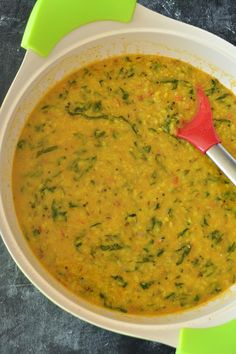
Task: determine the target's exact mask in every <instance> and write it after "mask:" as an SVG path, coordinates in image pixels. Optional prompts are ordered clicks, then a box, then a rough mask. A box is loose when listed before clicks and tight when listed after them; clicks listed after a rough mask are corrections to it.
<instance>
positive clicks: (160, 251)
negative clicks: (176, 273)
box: [157, 248, 165, 257]
mask: <svg viewBox="0 0 236 354" xmlns="http://www.w3.org/2000/svg"><path fill="white" fill-rule="evenodd" d="M164 252H165V250H164V248H160V249H159V250H158V251H157V257H160V256H161V255H162V254H163V253H164Z"/></svg>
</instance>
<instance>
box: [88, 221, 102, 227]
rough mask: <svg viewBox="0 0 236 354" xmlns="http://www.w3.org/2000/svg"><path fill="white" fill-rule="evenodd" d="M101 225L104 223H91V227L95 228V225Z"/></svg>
mask: <svg viewBox="0 0 236 354" xmlns="http://www.w3.org/2000/svg"><path fill="white" fill-rule="evenodd" d="M99 225H102V223H101V222H96V223H95V224H93V225H90V228H93V227H96V226H99Z"/></svg>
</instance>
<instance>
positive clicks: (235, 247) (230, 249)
mask: <svg viewBox="0 0 236 354" xmlns="http://www.w3.org/2000/svg"><path fill="white" fill-rule="evenodd" d="M235 250H236V242H233V243H231V245H229V247H228V248H227V252H228V253H232V252H234V251H235Z"/></svg>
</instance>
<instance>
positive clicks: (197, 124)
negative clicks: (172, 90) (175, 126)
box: [177, 87, 220, 154]
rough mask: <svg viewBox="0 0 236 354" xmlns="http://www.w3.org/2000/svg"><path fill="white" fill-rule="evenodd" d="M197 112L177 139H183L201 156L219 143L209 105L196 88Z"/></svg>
mask: <svg viewBox="0 0 236 354" xmlns="http://www.w3.org/2000/svg"><path fill="white" fill-rule="evenodd" d="M196 94H197V101H198V110H197V113H196V115H195V116H194V117H193V119H192V120H191V121H190V122H189V123H187V124H186V125H185V126H184V127H182V128H180V129H179V130H178V132H177V136H178V137H179V138H183V139H185V140H187V141H188V142H190V143H191V144H192V145H194V146H195V147H196V148H197V149H198V150H200V151H201V152H202V153H203V154H205V153H206V152H207V150H208V149H210V148H211V147H212V146H213V145H216V144H218V143H219V142H220V140H219V138H218V136H217V134H216V132H215V129H214V125H213V117H212V112H211V105H210V102H209V99H208V97H207V96H206V95H205V93H204V91H203V90H202V89H201V88H200V87H198V88H197V90H196Z"/></svg>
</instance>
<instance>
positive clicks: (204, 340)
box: [176, 320, 236, 354]
mask: <svg viewBox="0 0 236 354" xmlns="http://www.w3.org/2000/svg"><path fill="white" fill-rule="evenodd" d="M235 353H236V320H233V321H231V322H228V323H226V324H224V325H221V326H218V327H212V328H198V329H196V328H188V329H183V330H182V331H181V332H180V339H179V347H178V349H177V351H176V354H235Z"/></svg>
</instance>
